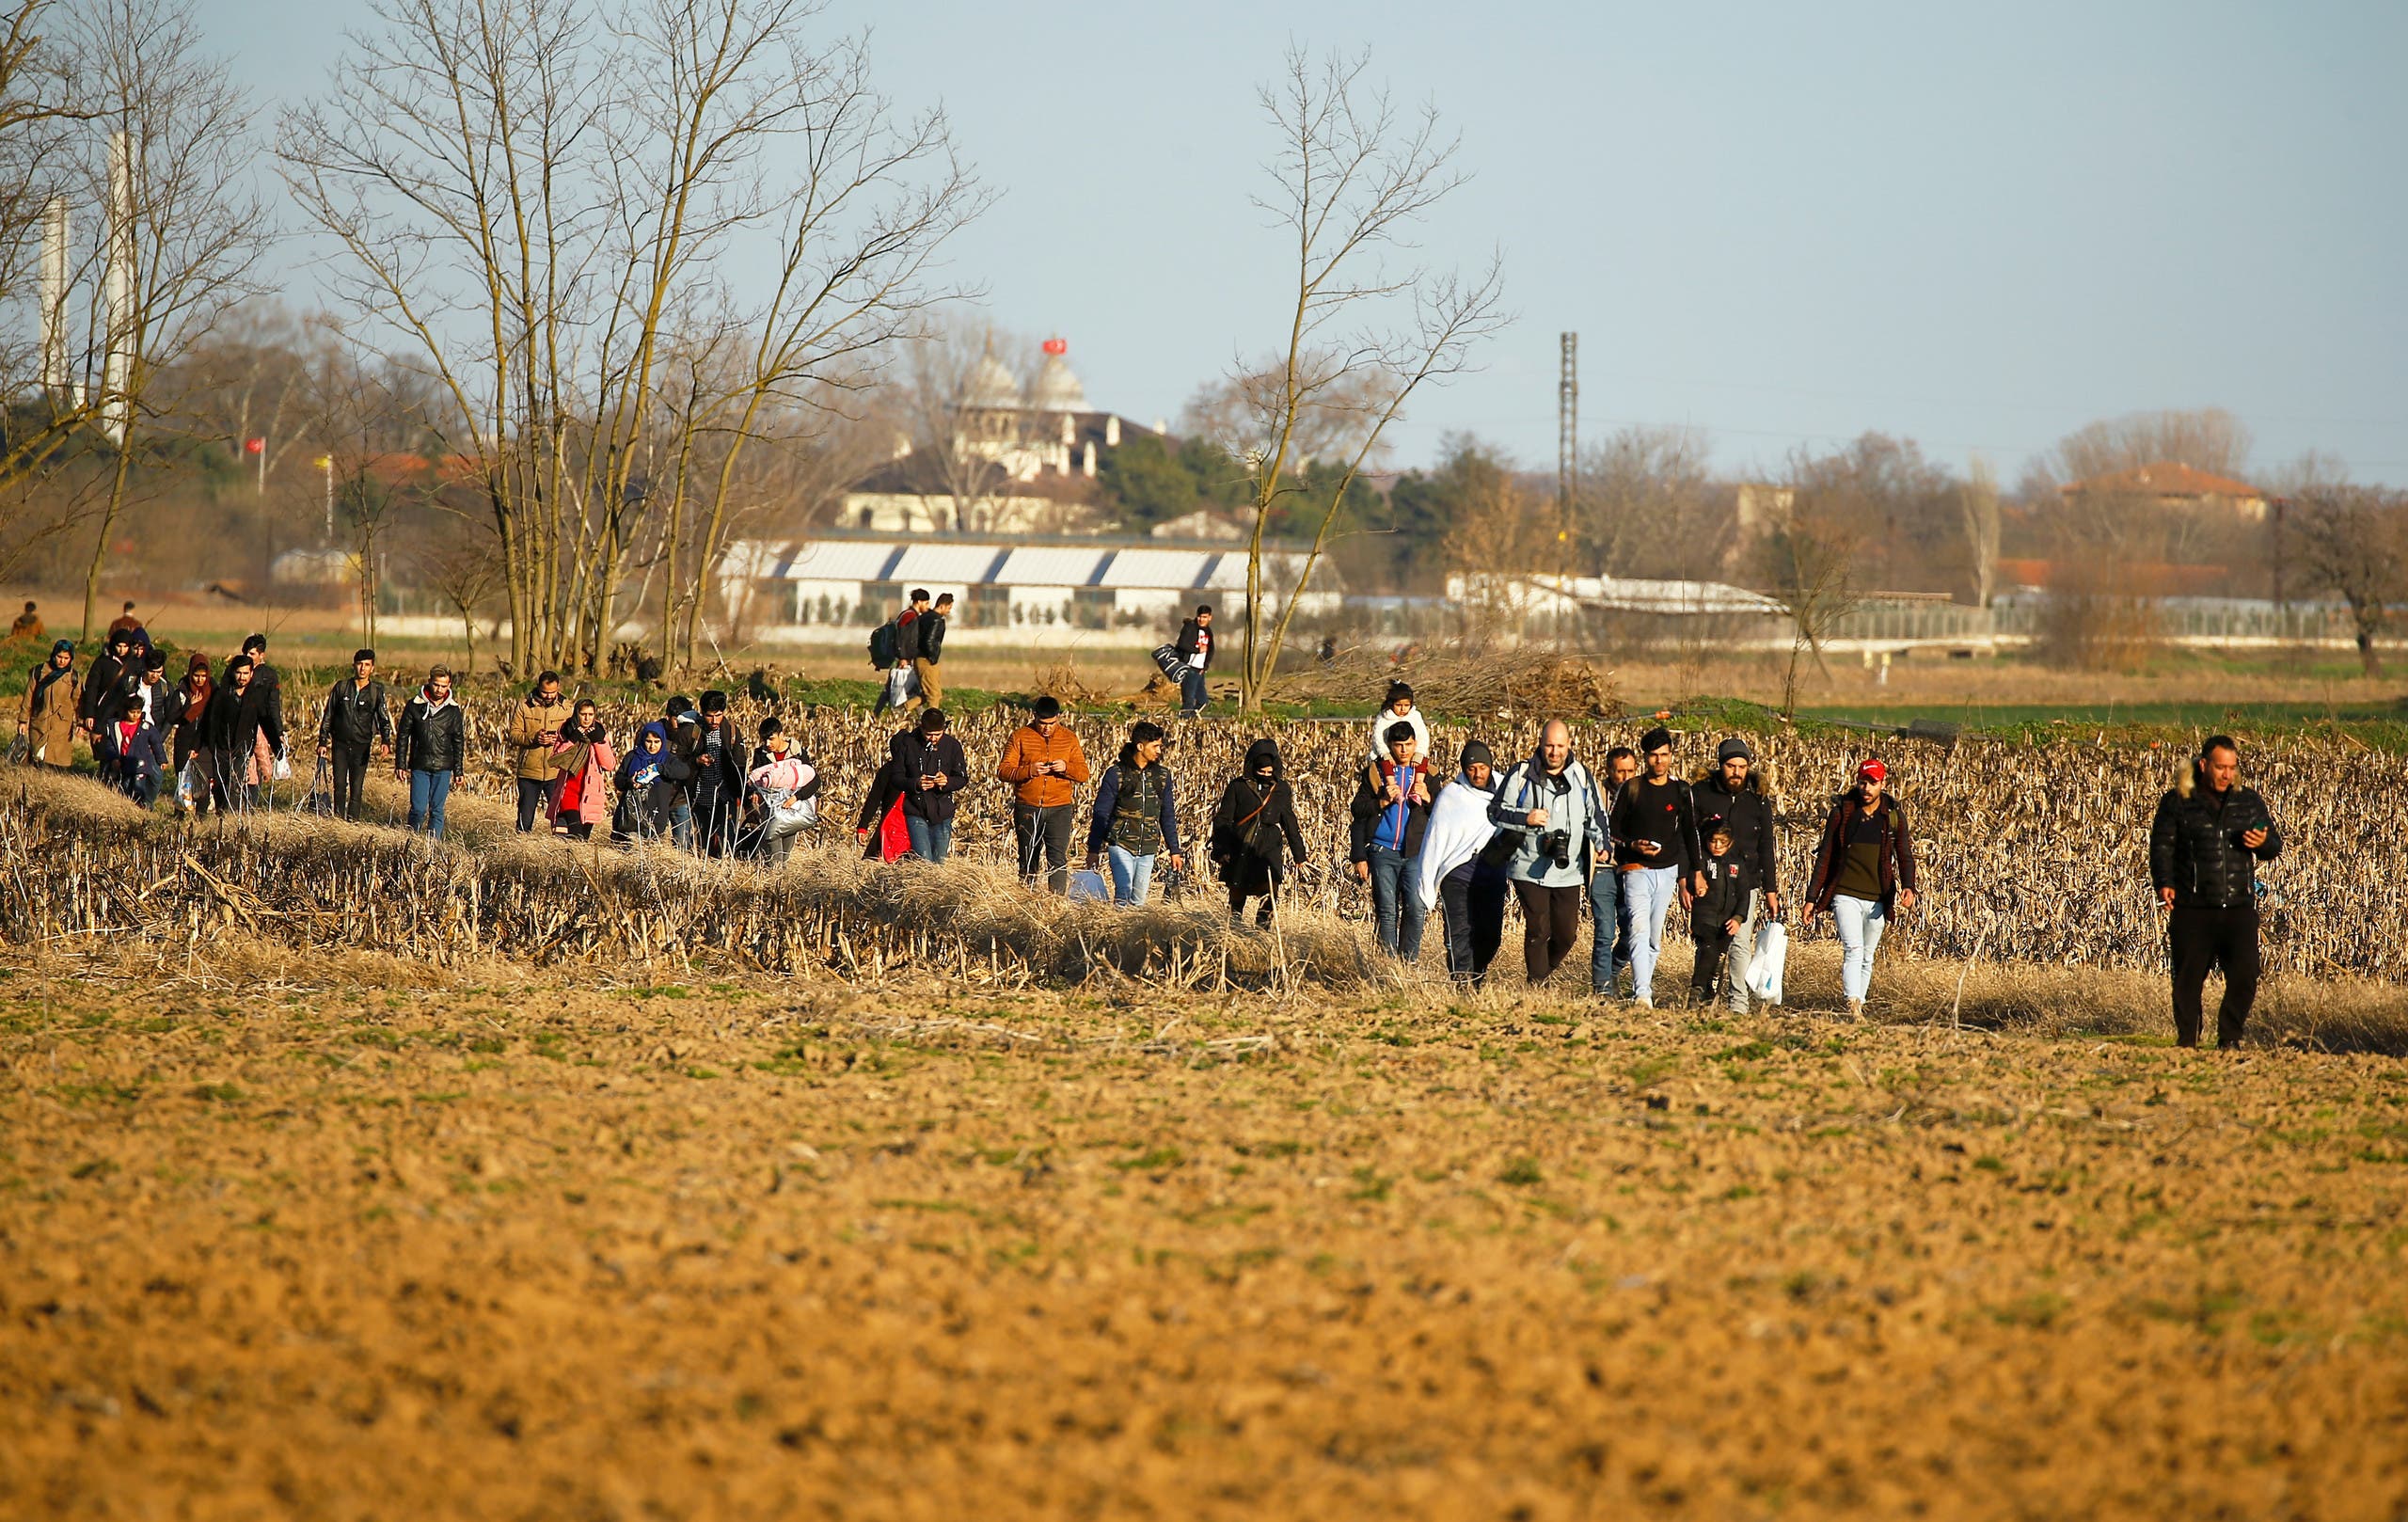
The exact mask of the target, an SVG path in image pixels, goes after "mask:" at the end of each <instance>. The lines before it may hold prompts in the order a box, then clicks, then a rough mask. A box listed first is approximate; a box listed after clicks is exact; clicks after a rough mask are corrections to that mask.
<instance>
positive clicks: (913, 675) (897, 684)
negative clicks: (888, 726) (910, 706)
mask: <svg viewBox="0 0 2408 1522" xmlns="http://www.w3.org/2000/svg"><path fill="white" fill-rule="evenodd" d="M919 695H920V674H919V673H918V672H917V671H915V670H913V669H912V668H911V666H909V665H902V666H897V667H895V669H894V670H892V671H890V672H888V673H887V674H886V706H888V707H890V708H899V707H901V706H903V705H905V704H906V703H909V702H911V700H912V699H913V698H916V697H918V696H919Z"/></svg>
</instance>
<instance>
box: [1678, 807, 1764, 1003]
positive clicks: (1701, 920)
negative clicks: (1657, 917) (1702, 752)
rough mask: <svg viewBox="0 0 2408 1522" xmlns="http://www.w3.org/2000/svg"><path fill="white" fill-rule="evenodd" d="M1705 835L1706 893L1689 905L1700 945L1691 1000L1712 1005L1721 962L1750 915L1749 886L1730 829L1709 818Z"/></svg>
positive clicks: (1691, 933)
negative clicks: (1733, 845)
mask: <svg viewBox="0 0 2408 1522" xmlns="http://www.w3.org/2000/svg"><path fill="white" fill-rule="evenodd" d="M1703 833H1704V835H1705V864H1704V865H1703V867H1702V868H1701V869H1700V870H1699V873H1698V875H1699V876H1700V877H1702V878H1703V879H1704V880H1705V892H1703V893H1702V894H1700V895H1698V896H1697V900H1696V902H1694V903H1693V904H1691V905H1690V906H1689V914H1690V919H1689V938H1690V939H1691V940H1693V941H1695V942H1696V943H1697V967H1696V970H1695V971H1693V972H1691V973H1690V974H1689V1000H1690V1002H1691V1003H1693V1004H1700V1005H1710V1004H1712V1003H1713V1002H1714V995H1715V991H1716V988H1717V986H1718V985H1719V983H1720V981H1721V979H1722V959H1723V958H1724V957H1725V956H1727V955H1729V953H1730V950H1731V942H1732V938H1733V937H1735V936H1736V935H1737V934H1738V933H1739V922H1740V921H1741V920H1744V919H1746V918H1747V916H1748V889H1749V887H1750V883H1749V881H1748V869H1747V867H1746V866H1745V864H1742V863H1741V862H1740V860H1739V858H1738V857H1737V856H1736V855H1735V854H1734V853H1733V851H1732V849H1731V827H1730V826H1729V825H1728V824H1726V823H1724V822H1723V821H1722V820H1720V819H1719V818H1717V819H1709V820H1707V821H1706V824H1705V829H1704V831H1703Z"/></svg>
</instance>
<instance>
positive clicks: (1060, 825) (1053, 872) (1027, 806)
mask: <svg viewBox="0 0 2408 1522" xmlns="http://www.w3.org/2000/svg"><path fill="white" fill-rule="evenodd" d="M1028 713H1029V717H1028V722H1027V723H1025V724H1022V725H1021V726H1020V728H1019V729H1017V730H1014V731H1013V732H1012V737H1011V739H1010V740H1009V742H1007V743H1006V745H1005V746H1004V759H1003V763H1002V765H1000V766H998V767H996V769H995V775H996V776H998V777H1000V778H1002V779H1003V780H1004V781H1005V782H1007V783H1009V784H1011V786H1012V835H1013V837H1014V838H1015V839H1016V840H1017V841H1018V842H1019V846H1020V875H1021V880H1022V881H1024V882H1029V883H1034V882H1035V881H1036V880H1037V871H1038V856H1039V855H1040V854H1041V855H1042V856H1043V857H1044V861H1045V869H1046V871H1045V882H1046V886H1048V887H1049V888H1051V889H1052V890H1053V891H1054V892H1055V893H1057V894H1058V893H1068V892H1069V888H1070V830H1071V827H1072V826H1073V825H1074V824H1075V823H1076V821H1077V817H1078V815H1077V807H1076V805H1077V799H1078V788H1079V784H1081V783H1083V782H1085V781H1086V780H1087V776H1088V771H1087V757H1086V752H1085V750H1083V749H1081V748H1080V745H1079V737H1078V736H1077V735H1076V734H1074V733H1072V732H1071V729H1070V726H1069V723H1068V722H1067V721H1064V719H1063V718H1062V704H1061V700H1060V699H1058V698H1055V697H1054V696H1053V695H1052V694H1050V693H1049V694H1047V695H1046V696H1044V697H1041V698H1038V700H1037V701H1036V702H1035V703H1034V704H1032V705H1030V706H1029V711H1028Z"/></svg>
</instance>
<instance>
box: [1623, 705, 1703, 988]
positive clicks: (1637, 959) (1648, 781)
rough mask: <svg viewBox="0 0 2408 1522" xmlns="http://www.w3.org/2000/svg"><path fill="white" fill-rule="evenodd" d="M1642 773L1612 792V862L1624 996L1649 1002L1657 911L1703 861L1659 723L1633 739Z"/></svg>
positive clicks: (1660, 931) (1688, 801) (1658, 946)
mask: <svg viewBox="0 0 2408 1522" xmlns="http://www.w3.org/2000/svg"><path fill="white" fill-rule="evenodd" d="M1639 754H1640V760H1641V761H1642V762H1644V763H1645V765H1646V770H1645V771H1643V772H1642V773H1640V775H1639V776H1638V777H1635V778H1633V779H1632V780H1631V781H1630V782H1629V783H1628V784H1626V785H1624V787H1623V789H1622V791H1620V792H1619V793H1617V794H1615V795H1614V803H1613V815H1612V821H1613V841H1614V863H1615V866H1616V868H1617V870H1618V871H1619V872H1620V873H1621V882H1620V887H1621V890H1622V896H1623V901H1624V903H1625V904H1627V905H1629V906H1630V909H1629V912H1630V928H1631V942H1632V944H1631V948H1630V951H1631V955H1630V975H1631V997H1632V998H1634V999H1636V1000H1638V1001H1639V1003H1640V1005H1641V1006H1643V1007H1647V1008H1651V1009H1652V1008H1654V1007H1656V987H1655V981H1656V959H1658V958H1659V957H1661V956H1662V955H1663V951H1664V916H1665V915H1666V914H1667V913H1669V912H1671V908H1672V901H1673V900H1674V899H1675V898H1680V897H1681V896H1683V894H1684V893H1686V892H1687V888H1688V883H1689V879H1690V878H1691V877H1692V876H1693V875H1694V874H1695V873H1696V872H1697V870H1698V867H1699V865H1700V864H1702V863H1703V862H1704V860H1705V847H1704V845H1703V843H1702V842H1700V841H1699V839H1698V836H1697V800H1696V799H1695V798H1694V797H1692V796H1691V795H1690V792H1689V785H1688V784H1687V783H1685V782H1683V781H1681V779H1679V778H1678V777H1675V776H1673V775H1672V732H1671V730H1669V729H1666V728H1665V727H1664V726H1663V725H1661V724H1658V725H1656V727H1655V728H1654V729H1651V730H1649V731H1648V732H1647V733H1646V734H1644V735H1642V736H1640V738H1639Z"/></svg>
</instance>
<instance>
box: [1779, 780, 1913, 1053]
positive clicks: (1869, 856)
mask: <svg viewBox="0 0 2408 1522" xmlns="http://www.w3.org/2000/svg"><path fill="white" fill-rule="evenodd" d="M1889 783H1890V769H1889V768H1887V767H1885V766H1883V765H1882V764H1881V758H1880V757H1878V756H1870V757H1867V758H1866V759H1865V761H1864V763H1863V764H1862V765H1861V766H1860V767H1858V768H1857V769H1856V785H1855V786H1853V787H1851V788H1849V789H1848V790H1847V791H1846V792H1845V793H1842V794H1841V795H1840V796H1839V797H1837V798H1835V799H1833V800H1831V812H1830V817H1829V818H1827V819H1826V820H1824V822H1823V843H1822V845H1821V846H1819V847H1818V848H1816V849H1815V851H1814V880H1813V881H1812V883H1811V884H1810V885H1809V886H1808V888H1807V890H1806V918H1807V920H1808V921H1809V922H1810V923H1811V922H1812V921H1813V920H1814V916H1815V915H1816V914H1818V913H1820V912H1823V911H1824V910H1830V913H1831V927H1832V928H1833V929H1835V930H1837V931H1838V932H1839V938H1840V991H1841V992H1843V993H1844V994H1846V996H1847V1012H1848V1016H1849V1018H1850V1019H1854V1018H1856V1017H1858V1016H1860V1015H1862V1014H1863V1013H1864V996H1865V993H1866V992H1867V991H1869V990H1870V989H1871V988H1872V986H1873V953H1874V950H1875V948H1877V947H1878V946H1879V945H1880V944H1881V931H1882V930H1883V928H1884V927H1887V926H1888V924H1889V922H1890V916H1891V915H1892V914H1893V913H1895V912H1898V911H1899V910H1902V909H1912V908H1914V907H1915V851H1914V842H1913V840H1912V839H1911V838H1910V837H1909V835H1908V833H1907V813H1906V810H1904V809H1902V808H1900V807H1899V806H1898V801H1897V800H1896V799H1894V798H1892V797H1889V796H1888V788H1889Z"/></svg>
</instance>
